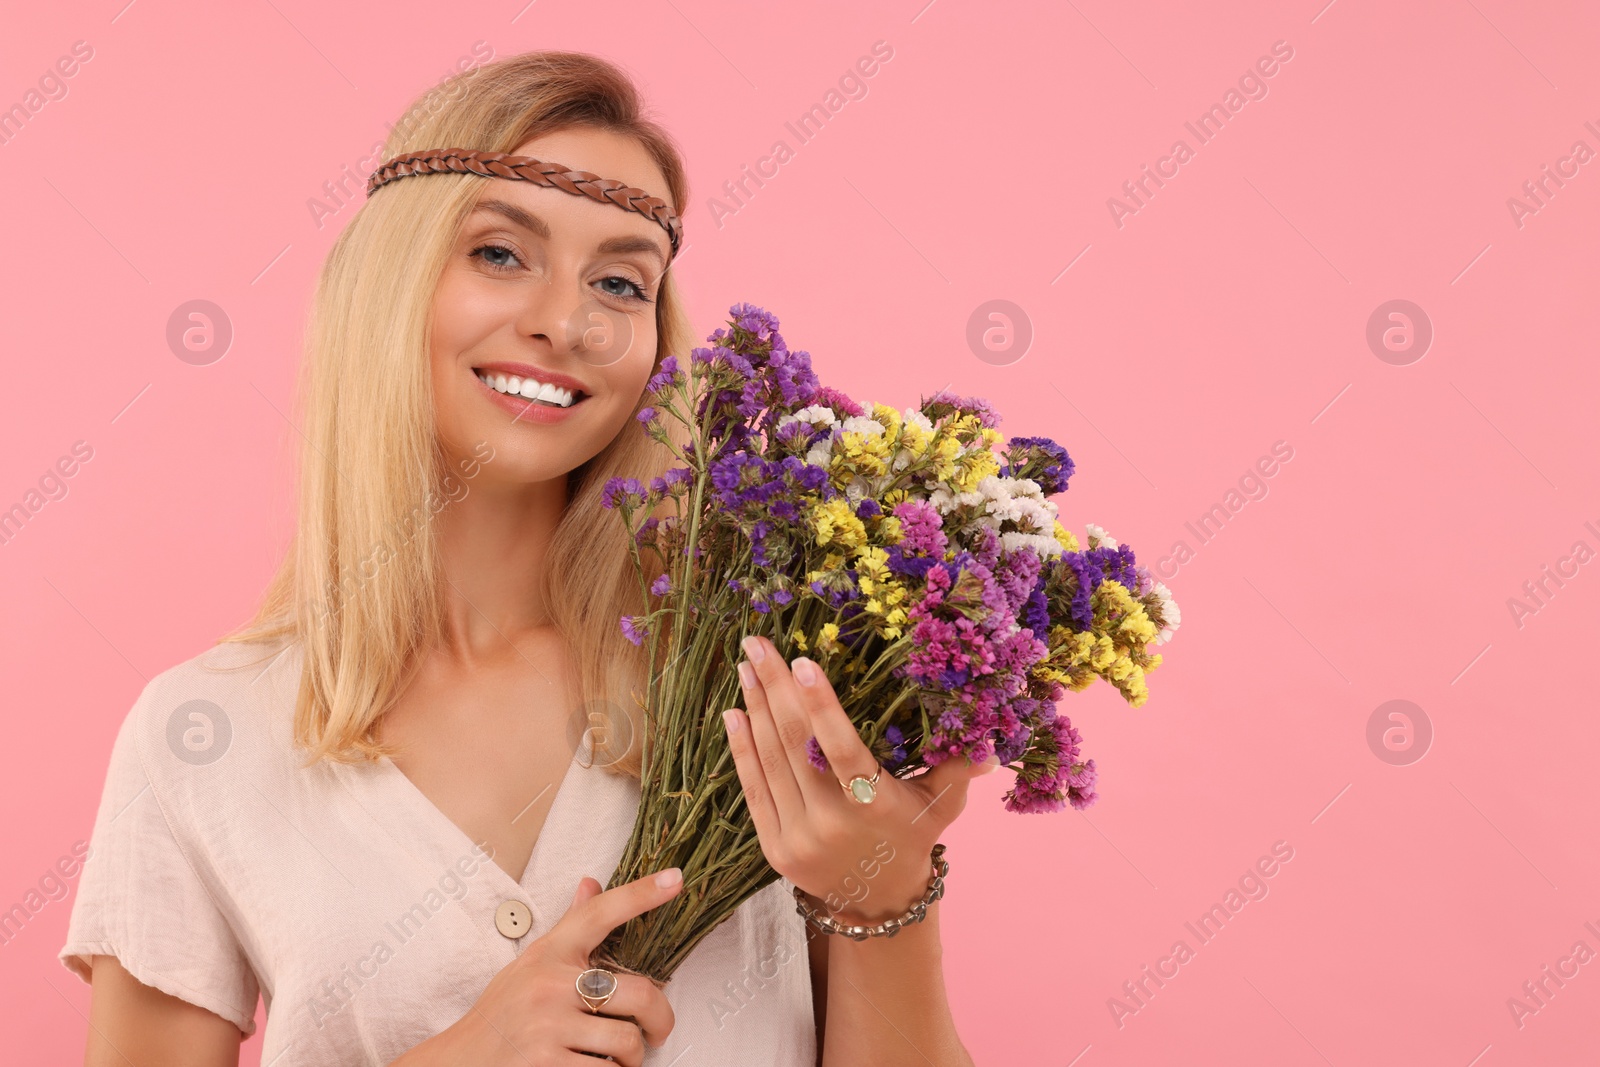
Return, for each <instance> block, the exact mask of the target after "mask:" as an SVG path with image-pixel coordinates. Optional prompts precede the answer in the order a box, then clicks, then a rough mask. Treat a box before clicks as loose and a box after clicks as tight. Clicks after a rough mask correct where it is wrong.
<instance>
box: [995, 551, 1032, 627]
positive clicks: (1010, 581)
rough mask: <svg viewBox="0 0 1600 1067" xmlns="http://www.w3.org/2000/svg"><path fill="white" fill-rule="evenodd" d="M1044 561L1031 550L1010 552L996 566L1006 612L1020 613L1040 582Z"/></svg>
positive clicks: (1013, 614) (996, 579) (996, 577)
mask: <svg viewBox="0 0 1600 1067" xmlns="http://www.w3.org/2000/svg"><path fill="white" fill-rule="evenodd" d="M1043 567H1044V561H1043V560H1041V559H1040V558H1039V556H1038V554H1037V553H1035V552H1031V551H1023V552H1008V553H1006V554H1005V555H1004V556H1003V557H1002V558H1001V559H1000V561H999V563H998V564H997V565H996V566H995V568H994V580H995V584H996V585H998V586H999V587H1000V589H1001V591H1002V592H1003V593H1004V594H1005V600H1006V608H1005V610H1006V614H1008V615H1012V616H1015V615H1019V614H1021V612H1022V609H1023V606H1024V605H1025V604H1027V602H1028V597H1029V595H1030V594H1031V593H1032V592H1033V589H1034V586H1036V585H1037V584H1038V581H1039V572H1040V571H1041V570H1042V569H1043Z"/></svg>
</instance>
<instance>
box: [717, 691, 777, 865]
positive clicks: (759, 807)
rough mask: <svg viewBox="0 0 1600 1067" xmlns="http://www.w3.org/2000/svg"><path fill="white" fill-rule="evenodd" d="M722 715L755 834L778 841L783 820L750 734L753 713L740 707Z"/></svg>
mask: <svg viewBox="0 0 1600 1067" xmlns="http://www.w3.org/2000/svg"><path fill="white" fill-rule="evenodd" d="M722 718H723V722H724V723H725V724H726V725H727V730H728V750H729V751H730V752H732V753H733V769H734V770H735V771H737V772H738V774H739V787H740V788H741V789H743V790H744V804H745V807H747V808H749V809H750V821H751V822H753V823H755V827H756V835H757V836H758V837H760V838H761V840H763V841H776V840H777V839H778V835H779V834H780V833H782V829H783V820H782V818H781V817H780V815H779V813H778V805H777V802H776V801H774V800H773V798H772V790H771V789H770V788H768V786H767V776H766V772H765V771H763V770H762V769H761V755H760V753H758V752H757V751H756V743H755V739H754V738H753V737H751V735H750V717H749V716H748V715H746V714H744V712H742V711H740V710H739V709H738V708H729V709H728V710H727V711H725V712H723V713H722Z"/></svg>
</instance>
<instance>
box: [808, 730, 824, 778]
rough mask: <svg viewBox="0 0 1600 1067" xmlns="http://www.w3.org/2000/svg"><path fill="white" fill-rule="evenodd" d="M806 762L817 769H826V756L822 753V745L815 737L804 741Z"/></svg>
mask: <svg viewBox="0 0 1600 1067" xmlns="http://www.w3.org/2000/svg"><path fill="white" fill-rule="evenodd" d="M806 762H807V763H809V764H811V766H813V767H815V768H816V769H817V770H819V771H823V772H826V771H827V769H828V757H827V756H825V755H823V754H822V746H821V745H820V744H818V743H817V739H816V738H815V737H813V738H811V739H810V740H809V741H807V742H806Z"/></svg>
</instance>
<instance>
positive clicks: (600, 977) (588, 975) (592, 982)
mask: <svg viewBox="0 0 1600 1067" xmlns="http://www.w3.org/2000/svg"><path fill="white" fill-rule="evenodd" d="M577 985H578V996H580V997H582V998H583V1002H584V1003H585V1004H587V1005H588V1006H589V1010H590V1011H592V1012H594V1013H595V1014H597V1015H598V1014H599V1013H600V1009H601V1007H602V1006H604V1005H605V1002H606V1001H608V1000H610V999H611V994H613V993H615V992H616V991H617V976H616V975H614V974H612V973H611V972H610V971H607V970H604V969H603V968H600V967H590V968H589V969H588V970H587V971H584V972H583V973H582V974H580V975H578V982H577Z"/></svg>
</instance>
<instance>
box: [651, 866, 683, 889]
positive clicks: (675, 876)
mask: <svg viewBox="0 0 1600 1067" xmlns="http://www.w3.org/2000/svg"><path fill="white" fill-rule="evenodd" d="M681 881H683V872H682V871H680V870H679V869H678V868H676V867H668V868H667V869H666V870H664V871H662V872H661V873H660V874H658V875H656V885H658V886H660V887H661V888H662V889H671V888H672V887H673V886H675V885H677V884H678V883H679V882H681Z"/></svg>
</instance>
